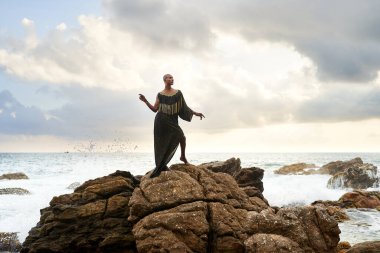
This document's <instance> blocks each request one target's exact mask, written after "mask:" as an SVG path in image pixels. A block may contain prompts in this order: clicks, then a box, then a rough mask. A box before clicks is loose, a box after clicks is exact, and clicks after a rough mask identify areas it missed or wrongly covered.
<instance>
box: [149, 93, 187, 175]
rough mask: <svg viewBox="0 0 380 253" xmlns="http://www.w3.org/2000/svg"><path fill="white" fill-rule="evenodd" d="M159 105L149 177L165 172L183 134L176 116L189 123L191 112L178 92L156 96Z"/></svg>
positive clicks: (155, 121)
mask: <svg viewBox="0 0 380 253" xmlns="http://www.w3.org/2000/svg"><path fill="white" fill-rule="evenodd" d="M157 97H158V100H159V101H160V105H159V108H158V112H157V114H156V117H155V119H154V158H155V162H156V168H155V169H154V170H153V172H152V174H151V175H150V177H156V176H158V175H159V174H160V173H161V171H164V170H167V169H168V167H167V164H168V163H169V162H170V160H171V159H172V157H173V155H174V153H175V152H176V150H177V148H178V145H179V142H180V139H181V138H182V137H183V136H184V133H183V131H182V129H181V128H180V126H179V125H178V116H179V117H180V118H181V119H183V120H186V121H191V119H192V117H193V111H192V110H191V109H190V108H189V107H188V106H187V105H186V102H185V99H184V97H183V95H182V92H181V91H180V90H178V91H177V93H175V94H173V95H171V96H167V95H163V94H161V93H158V94H157Z"/></svg>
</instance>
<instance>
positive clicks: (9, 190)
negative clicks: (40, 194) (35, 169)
mask: <svg viewBox="0 0 380 253" xmlns="http://www.w3.org/2000/svg"><path fill="white" fill-rule="evenodd" d="M4 194H14V195H25V194H30V192H29V191H28V190H26V189H23V188H18V187H16V188H2V189H0V195H4Z"/></svg>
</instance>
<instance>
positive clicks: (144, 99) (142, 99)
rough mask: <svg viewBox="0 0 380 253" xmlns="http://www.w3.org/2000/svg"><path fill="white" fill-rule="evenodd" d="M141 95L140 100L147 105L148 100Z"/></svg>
mask: <svg viewBox="0 0 380 253" xmlns="http://www.w3.org/2000/svg"><path fill="white" fill-rule="evenodd" d="M139 95H140V97H139V99H140V100H141V101H143V102H144V103H146V102H147V100H146V98H145V96H144V95H143V94H139Z"/></svg>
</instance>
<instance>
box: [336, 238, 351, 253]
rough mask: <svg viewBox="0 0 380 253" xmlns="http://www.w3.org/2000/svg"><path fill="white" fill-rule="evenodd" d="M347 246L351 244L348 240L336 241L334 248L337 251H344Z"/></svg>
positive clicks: (349, 246)
mask: <svg viewBox="0 0 380 253" xmlns="http://www.w3.org/2000/svg"><path fill="white" fill-rule="evenodd" d="M349 248H351V244H350V243H349V242H346V241H343V242H339V243H338V246H337V247H336V250H337V252H338V253H345V252H346V251H347V250H348V249H349Z"/></svg>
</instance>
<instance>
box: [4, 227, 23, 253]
mask: <svg viewBox="0 0 380 253" xmlns="http://www.w3.org/2000/svg"><path fill="white" fill-rule="evenodd" d="M20 249H21V244H20V241H19V240H18V236H17V233H14V232H11V233H10V232H0V252H18V251H20Z"/></svg>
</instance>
